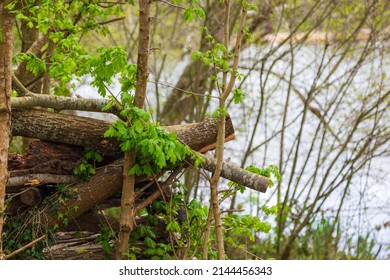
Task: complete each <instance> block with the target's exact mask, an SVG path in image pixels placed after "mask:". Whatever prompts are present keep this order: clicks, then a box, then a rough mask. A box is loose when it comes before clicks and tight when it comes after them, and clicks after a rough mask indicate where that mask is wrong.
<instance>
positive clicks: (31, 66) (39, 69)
mask: <svg viewBox="0 0 390 280" xmlns="http://www.w3.org/2000/svg"><path fill="white" fill-rule="evenodd" d="M13 60H14V62H17V61H18V62H25V63H26V69H27V70H28V71H30V72H31V73H33V74H34V75H35V76H37V75H38V74H41V73H45V72H46V64H45V62H44V61H43V60H42V59H40V58H38V57H37V56H36V55H35V54H32V53H28V54H27V53H19V54H16V55H15V56H14V57H13Z"/></svg>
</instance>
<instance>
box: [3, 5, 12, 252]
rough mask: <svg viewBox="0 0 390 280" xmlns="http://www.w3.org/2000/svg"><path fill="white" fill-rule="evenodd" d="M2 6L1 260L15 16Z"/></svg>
mask: <svg viewBox="0 0 390 280" xmlns="http://www.w3.org/2000/svg"><path fill="white" fill-rule="evenodd" d="M6 3H7V1H6V2H3V3H2V4H0V27H1V31H0V32H1V33H0V132H1V137H0V259H4V253H3V239H2V236H3V225H4V210H5V207H4V199H5V188H6V185H7V181H8V149H9V142H10V135H11V122H10V121H11V94H12V48H13V39H14V37H13V27H14V23H15V17H14V15H12V14H10V13H8V10H7V9H6V8H5V5H6Z"/></svg>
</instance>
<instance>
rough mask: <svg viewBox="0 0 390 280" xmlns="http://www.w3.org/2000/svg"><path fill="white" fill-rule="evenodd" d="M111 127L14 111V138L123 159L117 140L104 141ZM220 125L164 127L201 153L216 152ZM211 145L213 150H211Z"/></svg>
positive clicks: (210, 120)
mask: <svg viewBox="0 0 390 280" xmlns="http://www.w3.org/2000/svg"><path fill="white" fill-rule="evenodd" d="M226 123H227V126H226V134H225V135H226V138H229V140H232V139H234V128H233V124H232V121H231V119H230V117H227V119H226ZM110 125H111V123H109V122H105V121H101V120H96V119H91V118H86V117H78V116H73V115H65V114H58V113H50V112H46V111H40V110H34V109H14V110H12V134H13V135H14V136H25V137H30V138H37V139H41V140H45V141H51V142H57V143H63V144H68V145H75V146H82V147H90V148H93V149H95V150H97V151H98V152H100V153H101V154H103V155H114V156H115V155H116V156H118V155H121V154H122V153H121V152H120V149H119V143H118V141H116V139H114V138H104V137H103V134H104V132H105V131H106V130H107V129H108V128H109V126H110ZM217 126H218V122H217V120H216V119H213V118H206V119H205V120H204V121H203V122H201V123H195V124H187V125H175V126H166V127H162V128H163V129H165V130H167V131H170V132H174V133H176V134H177V137H178V139H179V140H180V141H181V142H183V143H184V144H186V145H187V146H189V147H190V148H191V149H193V150H195V151H199V152H206V151H207V149H212V148H213V146H212V145H213V143H215V139H216V135H217ZM210 145H211V146H210Z"/></svg>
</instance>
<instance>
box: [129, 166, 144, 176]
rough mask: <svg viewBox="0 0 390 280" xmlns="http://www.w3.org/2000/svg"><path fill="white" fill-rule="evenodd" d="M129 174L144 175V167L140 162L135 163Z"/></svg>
mask: <svg viewBox="0 0 390 280" xmlns="http://www.w3.org/2000/svg"><path fill="white" fill-rule="evenodd" d="M129 175H137V176H140V175H142V169H141V167H140V166H139V165H138V164H135V165H134V166H133V167H132V168H131V169H130V170H129Z"/></svg>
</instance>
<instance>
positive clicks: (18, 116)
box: [6, 108, 269, 258]
mask: <svg viewBox="0 0 390 280" xmlns="http://www.w3.org/2000/svg"><path fill="white" fill-rule="evenodd" d="M109 126H110V123H109V122H105V121H102V120H97V119H92V118H86V117H80V116H75V115H69V114H61V113H54V112H48V111H47V110H37V109H25V108H22V109H16V108H15V109H13V110H12V133H13V136H23V137H28V138H32V139H34V140H32V141H31V142H30V145H29V148H28V150H27V153H26V154H24V155H20V154H13V153H11V154H10V155H9V163H8V164H9V165H8V166H9V171H10V178H9V181H8V184H7V187H6V192H7V195H8V197H10V198H12V199H11V200H10V203H9V205H8V207H7V213H6V214H7V215H8V217H15V216H18V215H20V214H21V213H23V212H25V211H27V210H29V209H30V208H31V207H38V208H39V207H40V205H41V204H42V202H43V201H44V199H45V197H48V196H55V191H56V190H57V189H56V188H55V186H56V185H57V184H66V185H69V186H71V187H72V189H73V190H76V191H75V192H74V194H75V195H73V196H71V197H70V198H69V199H68V200H67V201H66V203H65V204H63V203H62V204H59V205H57V206H58V207H57V208H56V210H54V211H53V209H51V210H50V211H49V210H48V209H47V208H42V209H41V211H39V215H40V216H41V219H43V220H45V224H46V225H47V226H49V227H54V226H58V224H60V223H61V221H60V220H59V219H60V218H59V215H57V214H58V213H59V212H61V211H62V212H66V213H69V214H70V217H69V220H70V221H71V224H73V228H72V225H70V228H69V229H68V230H78V231H80V230H86V231H90V232H96V230H97V229H98V227H99V225H100V221H101V219H100V218H99V217H98V215H97V214H96V213H95V212H96V211H95V212H94V209H96V206H98V208H99V209H104V208H107V207H112V206H115V205H118V201H119V199H118V197H120V194H119V192H120V191H121V188H122V174H123V158H122V153H121V152H120V150H119V143H118V142H117V141H116V140H115V139H112V138H104V137H103V134H104V132H105V131H106V130H107V129H108V127H109ZM217 126H218V123H217V120H216V119H213V118H207V119H205V120H204V121H203V122H201V123H194V124H184V125H175V126H167V127H163V128H164V129H165V130H167V131H171V132H174V133H176V134H177V137H178V139H179V140H180V141H181V142H182V143H184V144H186V145H187V146H189V147H190V148H191V149H192V150H194V151H196V152H197V153H198V154H199V156H201V157H203V158H204V163H203V164H202V165H201V166H200V168H203V169H204V170H207V171H209V172H213V171H214V169H215V165H216V164H215V161H214V159H213V158H210V157H207V156H205V155H204V153H205V152H207V151H209V150H212V149H213V148H214V147H215V139H216V136H217ZM225 139H226V141H230V140H233V139H234V128H233V124H232V121H231V119H230V117H227V120H226V134H225ZM86 147H88V148H92V149H94V150H96V151H98V152H99V153H100V154H102V155H103V157H104V161H103V162H102V163H100V164H99V165H98V166H96V174H95V175H93V176H91V177H90V178H89V180H87V181H83V180H81V179H80V178H79V177H77V176H75V175H74V174H73V169H74V168H75V167H77V166H78V165H79V164H80V162H81V160H82V157H83V150H84V148H86ZM192 161H193V159H191V158H188V159H187V160H186V162H183V163H182V165H181V166H180V167H178V169H177V170H175V171H171V172H172V173H171V176H170V178H171V179H169V178H168V181H166V182H163V183H162V186H163V187H164V188H165V189H167V188H168V187H169V185H170V184H171V183H172V182H173V181H174V179H175V175H176V174H178V173H179V172H180V170H181V169H182V168H183V167H191V165H192V164H193V162H192ZM168 173H169V171H168ZM160 175H161V174H160ZM221 176H222V177H224V178H227V179H229V180H232V181H235V182H237V183H240V184H242V185H245V186H247V187H248V188H252V189H254V190H257V191H261V192H265V191H266V189H267V187H268V184H269V179H268V178H265V177H262V176H259V175H256V174H253V173H250V172H247V171H245V170H243V169H241V168H239V167H238V166H235V165H233V164H231V163H227V162H226V163H224V165H223V171H222V175H221ZM155 179H156V178H145V177H139V178H137V182H138V183H142V182H149V181H154V180H155ZM144 185H145V184H144ZM159 195H161V191H159V190H156V191H155V192H154V193H153V194H152V195H151V196H150V198H149V199H146V200H144V201H143V203H141V204H140V205H139V206H138V208H137V209H141V208H142V207H144V206H146V204H147V203H151V202H152V201H153V200H154V199H156V198H157V197H158V196H159ZM145 201H146V202H145ZM69 209H72V211H69ZM91 213H94V214H93V215H91ZM88 215H89V216H88ZM86 217H87V218H86ZM113 223H115V221H113ZM74 225H77V226H74ZM92 235H93V236H94V233H92ZM71 239H72V238H71ZM87 240H88V242H90V240H89V239H87ZM57 247H58V248H63V247H61V246H60V245H58V246H57ZM94 248H95V247H94ZM95 249H96V248H95ZM51 252H52V251H51ZM55 255H58V256H62V257H61V258H66V257H65V256H63V255H62V254H55ZM73 257H74V256H73V255H72V258H73Z"/></svg>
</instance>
